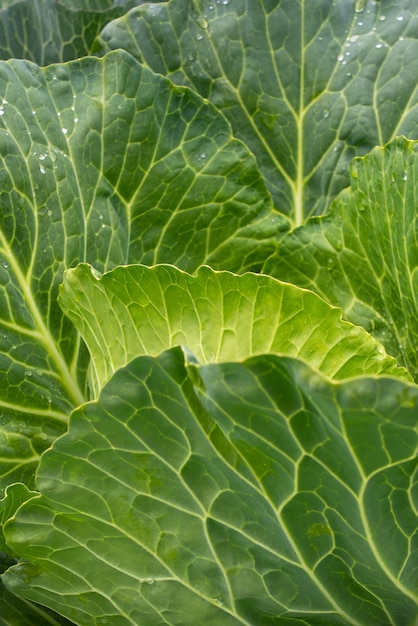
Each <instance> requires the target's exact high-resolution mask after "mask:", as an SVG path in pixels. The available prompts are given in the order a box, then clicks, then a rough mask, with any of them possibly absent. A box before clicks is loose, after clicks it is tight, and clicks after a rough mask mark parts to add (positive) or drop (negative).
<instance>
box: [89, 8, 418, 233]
mask: <svg viewBox="0 0 418 626" xmlns="http://www.w3.org/2000/svg"><path fill="white" fill-rule="evenodd" d="M417 29H418V4H417V3H416V2H415V1H414V0H397V1H396V2H394V1H393V0H380V1H377V0H363V1H362V2H358V1H354V0H338V1H336V2H331V0H264V1H261V0H171V1H170V2H168V3H164V4H152V3H151V4H148V5H144V6H141V7H138V8H137V9H133V10H132V11H131V12H129V13H127V14H126V15H125V16H123V17H122V18H120V19H118V20H114V21H112V22H111V23H110V24H109V25H108V26H106V27H105V29H104V30H103V32H102V34H101V37H100V45H101V47H102V49H104V50H108V49H110V48H124V49H126V50H128V51H129V52H131V53H132V54H134V55H136V56H137V57H138V58H140V59H143V60H144V61H145V62H146V63H147V64H148V65H149V66H150V67H151V68H152V69H153V70H154V71H157V72H160V73H162V74H164V75H166V76H168V77H170V78H171V79H172V80H173V81H174V82H177V83H179V84H185V85H189V86H191V87H193V89H195V90H196V91H198V92H199V93H201V94H202V95H203V96H205V97H207V98H209V99H210V100H211V101H212V102H213V103H214V104H215V105H216V106H217V107H218V108H219V109H220V110H222V111H223V112H224V113H225V115H226V116H227V117H228V119H229V121H230V122H231V124H232V127H233V129H234V133H235V134H236V136H237V137H240V138H241V139H243V140H244V141H245V142H246V143H247V145H248V146H250V148H251V149H252V150H253V152H254V154H255V155H256V156H257V160H258V163H259V166H260V169H261V171H262V172H263V174H264V176H265V179H266V181H267V184H268V186H269V189H270V190H271V192H272V194H273V196H274V198H275V202H276V206H277V207H278V208H279V209H280V210H282V211H283V212H285V213H286V214H288V215H289V216H290V217H291V218H292V219H293V221H294V222H295V224H296V225H299V224H301V223H302V222H303V221H304V219H305V218H306V217H308V216H309V215H311V214H313V213H315V214H318V213H323V212H324V211H325V210H326V209H327V207H328V205H329V203H330V201H331V200H332V198H333V197H334V196H335V195H336V194H337V193H338V192H339V191H340V190H341V189H342V188H343V187H345V186H346V185H347V184H348V180H349V179H348V165H349V162H350V161H351V159H352V157H354V156H355V155H363V154H365V153H366V152H368V151H370V150H371V149H372V148H373V147H374V146H375V145H382V144H384V143H386V142H387V141H389V140H390V139H391V138H393V137H395V136H396V135H400V134H406V135H408V136H409V137H410V138H412V139H418V111H417V102H418V100H417V87H416V75H417V72H418V37H417V32H418V30H417Z"/></svg>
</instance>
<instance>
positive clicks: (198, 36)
mask: <svg viewBox="0 0 418 626" xmlns="http://www.w3.org/2000/svg"><path fill="white" fill-rule="evenodd" d="M196 39H197V41H202V39H203V35H202V33H197V35H196Z"/></svg>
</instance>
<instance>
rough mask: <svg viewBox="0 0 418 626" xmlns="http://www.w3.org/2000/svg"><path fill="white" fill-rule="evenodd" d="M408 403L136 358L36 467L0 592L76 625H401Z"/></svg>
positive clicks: (406, 614)
mask: <svg viewBox="0 0 418 626" xmlns="http://www.w3.org/2000/svg"><path fill="white" fill-rule="evenodd" d="M417 405H418V388H417V387H416V386H414V385H411V384H407V383H405V382H403V381H400V380H396V379H394V378H383V377H372V378H367V377H362V378H356V379H353V380H351V381H347V382H340V383H332V382H331V381H329V380H328V379H326V378H325V377H323V376H321V375H319V374H318V373H316V372H314V371H313V370H312V369H311V368H310V367H309V366H307V365H306V364H304V363H303V362H301V361H296V360H292V359H287V358H283V357H278V356H275V355H264V356H259V357H253V358H252V359H250V360H247V361H245V362H243V363H226V364H209V365H203V366H199V365H188V366H186V367H185V365H184V356H183V353H182V351H181V349H179V348H174V349H172V350H170V351H168V352H165V353H163V354H162V355H160V356H159V357H157V358H152V357H139V358H137V359H135V360H134V361H132V362H131V363H130V364H129V365H128V366H126V367H125V368H122V369H120V370H118V372H117V373H116V374H115V375H114V376H113V378H112V379H111V380H110V382H109V383H108V384H107V385H106V387H105V388H104V389H103V391H102V393H101V395H100V398H99V400H98V401H97V402H94V403H90V404H86V405H84V406H83V407H81V408H80V409H78V410H77V411H76V412H75V413H73V415H72V417H71V422H70V428H69V432H68V434H66V435H64V436H63V437H61V438H60V439H58V440H57V441H56V442H55V443H54V445H53V447H52V449H51V450H50V451H48V452H46V453H45V455H44V456H43V458H42V461H41V464H40V468H39V472H38V480H37V486H38V488H39V490H40V491H41V493H42V495H41V497H40V498H34V499H31V500H29V501H28V502H27V503H25V504H24V505H23V506H22V507H21V508H20V509H19V511H18V512H17V514H16V517H15V520H14V521H11V522H9V523H8V525H7V526H6V537H7V540H8V542H9V543H10V545H11V546H13V548H14V550H15V551H16V552H17V553H19V554H21V555H22V556H23V557H24V558H25V559H28V561H29V562H21V563H19V564H18V565H16V566H14V567H12V568H10V569H9V570H8V572H7V573H6V574H4V575H3V577H2V578H3V581H4V583H5V584H6V585H7V586H8V588H10V589H11V590H13V591H14V592H16V593H17V594H18V595H19V596H21V597H23V598H28V599H31V600H34V601H36V602H39V603H41V604H44V605H46V606H48V607H50V608H53V609H55V610H57V611H59V612H60V613H62V614H63V615H65V616H66V617H68V618H70V619H73V620H74V621H75V622H76V623H77V624H79V626H84V625H86V626H87V625H90V624H92V623H106V620H108V623H111V624H112V625H113V624H114V625H117V626H131V625H132V624H138V625H139V624H149V625H150V624H161V623H164V624H166V625H167V626H174V625H175V624H179V623H181V624H183V625H184V626H188V625H190V626H191V625H193V626H195V624H196V616H199V622H200V623H202V624H205V626H234V625H239V624H241V625H245V626H273V625H274V626H285V625H287V624H294V625H295V626H306V625H307V624H310V625H314V624H327V626H371V625H372V624H373V625H379V626H405V625H406V624H410V623H411V622H413V620H414V618H416V617H417V614H418V605H417V597H416V563H417V560H416V556H417V555H416V553H415V552H416V532H417V524H418V519H417V515H416V510H417V504H418V503H417V502H416V495H417V490H416V485H415V490H414V487H413V484H414V480H415V481H416V476H417V440H418V433H417V429H416V410H417ZM414 507H415V509H414Z"/></svg>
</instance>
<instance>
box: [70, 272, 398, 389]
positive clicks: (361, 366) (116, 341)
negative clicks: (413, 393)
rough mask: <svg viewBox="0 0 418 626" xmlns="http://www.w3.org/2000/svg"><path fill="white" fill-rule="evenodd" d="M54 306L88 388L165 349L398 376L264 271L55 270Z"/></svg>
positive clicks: (351, 333) (301, 293)
mask: <svg viewBox="0 0 418 626" xmlns="http://www.w3.org/2000/svg"><path fill="white" fill-rule="evenodd" d="M59 302H60V305H61V306H62V308H63V311H64V312H65V313H66V315H68V317H69V318H70V319H71V320H72V322H73V323H74V325H75V327H76V328H77V330H78V331H79V332H80V334H81V336H82V338H83V339H84V341H85V343H86V345H87V347H88V349H89V353H90V356H91V360H92V365H93V370H94V371H93V377H92V380H93V385H94V387H95V388H96V389H100V388H101V387H102V386H103V384H104V383H105V382H106V381H107V380H108V379H109V378H110V376H111V375H112V374H113V372H114V371H115V370H116V369H118V368H119V367H121V366H122V365H125V364H126V363H128V362H129V361H130V360H131V359H132V358H134V357H135V356H138V355H140V354H148V355H157V354H159V353H160V352H162V351H163V350H166V349H168V348H170V347H172V346H175V345H184V346H186V347H187V348H188V349H189V350H191V351H192V352H193V354H195V355H196V357H197V358H198V360H199V362H202V363H206V362H213V361H214V362H224V361H231V360H233V361H235V360H241V359H244V358H247V357H248V356H252V355H254V354H262V353H267V352H275V353H284V354H286V355H288V356H297V357H299V358H302V359H305V360H306V361H308V362H309V363H310V364H311V365H313V366H314V367H317V368H319V369H320V370H321V371H322V372H324V373H325V374H327V375H328V376H331V377H335V378H337V379H342V378H348V377H350V376H355V375H358V374H366V373H368V374H372V373H373V374H377V373H386V374H391V375H394V376H400V377H404V375H405V371H404V370H403V369H401V368H397V367H396V362H395V361H394V359H392V358H390V357H387V355H386V354H385V352H384V351H383V349H382V346H381V345H380V344H379V343H378V342H376V341H375V340H373V339H372V337H370V335H368V334H367V333H366V332H364V330H363V329H362V328H358V327H355V326H352V325H351V324H348V323H347V322H343V321H341V317H340V316H341V311H340V310H339V309H336V308H334V307H330V306H329V305H327V304H326V302H324V301H323V300H322V299H321V298H319V297H318V296H316V295H315V294H313V293H312V292H310V291H306V290H304V289H299V288H297V287H295V286H293V285H289V284H286V283H281V282H279V281H276V280H274V279H273V278H271V277H269V276H262V275H256V274H250V273H249V274H244V275H241V276H238V275H236V274H232V273H229V272H215V271H213V270H211V269H210V268H209V267H200V268H199V270H198V271H197V273H196V275H195V276H191V275H190V274H186V273H185V272H182V271H180V270H178V269H177V268H175V267H173V266H168V265H167V266H163V265H162V266H156V267H153V268H149V267H145V266H142V265H131V266H127V267H118V268H115V269H114V270H112V271H111V272H109V273H107V274H104V275H103V276H101V277H100V276H98V275H97V272H96V271H95V270H92V269H91V268H90V267H89V266H88V265H80V266H78V267H77V268H75V269H71V270H68V271H67V272H66V273H65V276H64V283H63V286H62V288H61V290H60V296H59Z"/></svg>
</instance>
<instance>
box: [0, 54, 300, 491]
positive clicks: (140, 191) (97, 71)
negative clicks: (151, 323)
mask: <svg viewBox="0 0 418 626" xmlns="http://www.w3.org/2000/svg"><path fill="white" fill-rule="evenodd" d="M0 203H1V213H0V489H2V488H3V487H5V486H7V485H8V484H10V483H12V482H14V481H23V482H25V483H26V484H27V485H28V487H31V485H32V484H33V471H34V468H35V467H36V464H37V462H38V460H39V456H40V454H42V452H43V451H44V450H45V449H46V448H48V447H49V446H50V444H51V442H52V441H53V440H54V439H55V437H57V436H58V435H60V434H62V432H64V430H65V428H66V425H67V419H68V414H69V413H70V411H71V410H72V408H73V407H74V406H77V405H79V404H80V403H81V402H83V401H84V397H85V396H84V382H85V381H84V377H83V372H84V370H85V361H86V358H85V355H84V354H83V351H82V349H80V339H79V337H78V336H77V333H76V332H75V330H74V328H73V327H72V325H71V324H70V323H69V321H68V320H66V319H65V318H64V317H63V315H62V312H61V309H60V308H59V306H58V304H57V302H56V298H57V293H58V284H59V283H60V282H61V279H62V273H63V271H64V269H65V268H68V267H71V266H74V265H76V264H77V263H79V262H80V261H88V262H90V263H92V264H93V265H95V266H96V267H97V268H98V269H100V270H104V269H108V268H110V267H113V266H114V265H117V264H121V263H126V262H129V261H135V262H143V263H154V262H158V261H162V262H171V263H177V264H178V265H179V266H181V267H184V268H185V269H190V270H194V269H195V268H196V267H197V266H198V265H200V264H201V263H205V262H211V263H213V264H214V265H216V264H217V263H220V262H221V261H223V262H225V263H226V265H227V266H229V267H230V269H232V270H240V269H245V268H246V267H247V266H250V267H252V266H258V267H259V266H260V263H261V259H262V258H263V257H264V256H265V254H266V251H267V250H268V249H270V250H272V249H273V248H274V246H275V245H276V244H275V242H274V241H273V239H275V238H276V236H277V234H278V232H280V230H281V229H283V228H287V227H288V224H287V222H286V220H283V219H282V218H281V217H280V216H278V215H277V214H276V213H275V212H274V211H273V210H272V206H271V198H270V196H269V194H268V192H267V190H266V187H265V185H264V183H263V181H262V179H261V177H260V175H259V174H258V171H257V168H256V164H255V160H254V158H253V156H252V155H251V154H250V153H249V151H248V150H247V149H246V148H245V146H244V145H243V144H242V143H241V142H239V141H237V140H235V139H233V138H232V136H231V131H230V127H229V125H228V123H227V122H226V121H225V119H224V118H223V117H222V116H221V115H220V114H218V112H217V111H216V110H215V108H214V107H213V106H212V105H210V104H208V103H206V102H204V101H203V99H202V98H201V97H200V96H198V95H196V94H193V93H192V92H191V91H190V90H187V89H184V88H179V87H175V86H173V85H172V84H171V83H169V82H168V81H167V80H166V79H164V78H162V77H159V76H156V75H154V74H152V73H151V72H150V71H149V70H147V69H144V68H142V67H141V66H140V65H139V64H138V63H137V61H135V60H134V59H133V58H132V57H131V56H129V55H128V54H126V53H124V52H122V51H120V52H116V53H112V54H110V55H109V56H107V57H105V58H103V59H95V58H91V57H88V58H84V59H81V60H80V61H75V62H73V63H69V64H61V65H60V64H58V65H51V66H48V67H47V68H44V69H41V68H39V67H37V66H35V65H33V64H31V63H29V62H27V61H16V60H13V61H8V62H2V63H0ZM265 237H266V239H264V238H265ZM258 238H260V239H264V241H261V242H260V243H259V241H258ZM266 246H267V248H266ZM224 251H226V253H224ZM247 264H248V265H247Z"/></svg>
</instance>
